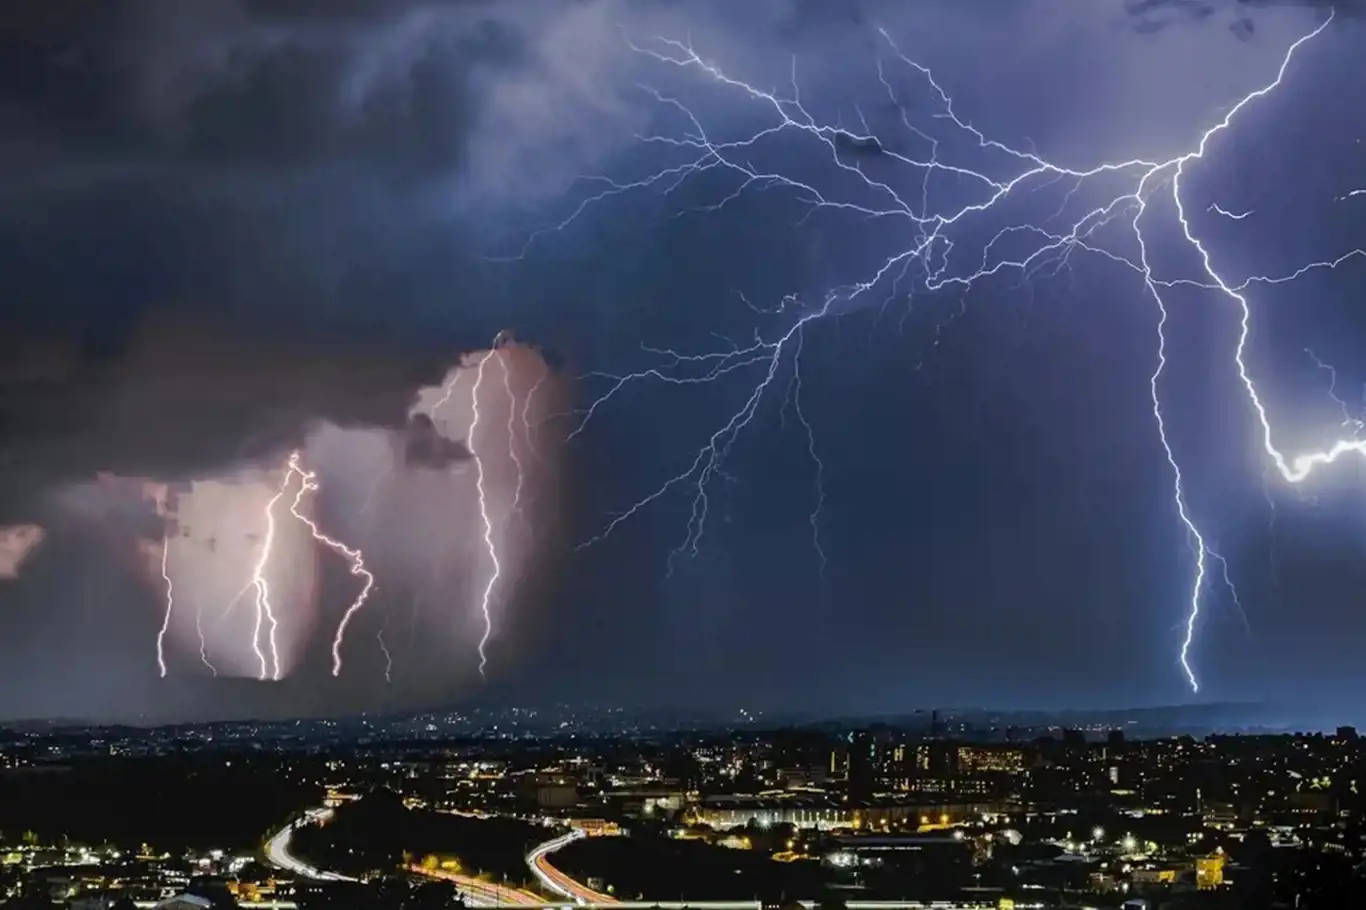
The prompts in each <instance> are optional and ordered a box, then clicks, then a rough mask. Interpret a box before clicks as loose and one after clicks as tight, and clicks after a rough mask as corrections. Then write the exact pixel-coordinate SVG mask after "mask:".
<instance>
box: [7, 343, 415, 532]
mask: <svg viewBox="0 0 1366 910" xmlns="http://www.w3.org/2000/svg"><path fill="white" fill-rule="evenodd" d="M6 340H7V342H8V344H7V345H6V347H7V348H9V350H6V351H5V352H4V355H3V356H0V363H3V364H4V367H3V368H0V438H3V439H4V440H5V442H4V445H3V447H0V466H3V470H0V516H3V517H0V524H5V523H12V522H17V521H22V520H25V518H31V517H33V516H34V515H35V514H39V513H40V512H41V505H40V503H41V501H42V499H43V497H44V496H45V495H46V494H47V493H48V492H50V491H51V490H53V489H54V488H56V487H59V486H62V485H64V484H69V483H72V482H80V481H86V480H93V479H94V478H95V477H96V476H97V474H98V473H99V472H110V473H113V474H116V475H123V476H136V477H154V478H157V479H160V480H176V479H180V478H189V477H194V476H197V475H200V474H213V473H215V472H218V471H220V470H222V469H224V468H231V467H235V466H238V465H241V464H244V463H248V462H251V461H253V460H255V459H260V458H270V457H276V456H278V454H279V453H280V452H281V451H282V450H283V449H285V448H286V447H288V446H291V445H294V444H296V443H297V442H298V440H299V438H300V436H301V434H302V433H303V432H304V431H305V430H306V429H307V428H308V426H309V425H310V424H312V423H314V422H316V421H318V420H328V421H331V422H334V423H338V424H340V425H352V424H362V425H371V426H402V425H403V423H404V421H405V419H406V410H407V406H408V405H409V403H410V402H411V400H412V396H413V394H414V392H415V390H416V389H417V388H418V386H419V385H421V384H423V383H424V382H427V383H430V382H432V381H434V380H436V379H439V378H440V375H441V372H440V364H438V363H437V362H436V361H432V362H430V363H427V364H423V363H421V362H420V361H418V360H411V359H408V358H407V357H402V356H399V355H398V354H397V353H396V352H393V351H375V350H363V349H360V348H358V347H352V348H346V347H341V346H338V345H336V344H327V345H321V344H318V343H316V342H315V341H313V340H311V339H308V338H302V339H294V340H291V339H285V338H278V339H270V340H262V339H260V338H251V337H245V336H242V335H241V334H239V333H237V332H236V331H232V330H228V331H218V332H210V331H208V330H206V329H205V328H203V327H198V328H196V327H182V326H176V325H174V324H170V325H167V324H162V323H158V322H156V321H148V322H147V323H146V324H145V325H144V327H143V329H141V330H140V332H139V333H138V334H137V335H136V336H135V337H134V338H133V340H132V341H131V343H129V344H128V345H127V346H126V347H125V348H123V349H121V350H119V351H117V352H113V353H111V354H107V355H101V356H95V355H92V354H91V353H89V352H88V351H83V350H81V349H79V348H78V347H76V346H73V345H72V344H70V343H69V341H67V340H65V339H55V340H54V341H52V342H51V343H50V344H46V345H45V344H42V343H41V342H40V341H39V340H38V339H36V338H34V337H32V336H29V337H26V338H23V339H15V338H7V339H6Z"/></svg>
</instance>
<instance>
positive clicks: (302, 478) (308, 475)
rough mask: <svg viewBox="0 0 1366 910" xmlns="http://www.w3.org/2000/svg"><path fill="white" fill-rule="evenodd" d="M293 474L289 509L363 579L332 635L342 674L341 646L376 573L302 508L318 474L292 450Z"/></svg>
mask: <svg viewBox="0 0 1366 910" xmlns="http://www.w3.org/2000/svg"><path fill="white" fill-rule="evenodd" d="M289 473H290V475H294V474H297V475H299V491H298V492H297V493H295V494H294V502H292V503H291V504H290V506H289V512H290V514H291V515H293V516H294V517H295V518H297V519H298V520H299V521H300V522H302V523H303V525H304V527H306V528H308V532H309V533H310V534H312V535H313V539H314V540H316V541H317V542H318V543H320V544H322V545H323V546H325V547H327V548H328V549H330V550H332V551H333V552H334V553H338V554H340V555H341V556H342V557H343V558H345V559H346V561H347V562H349V563H350V564H351V574H352V575H354V576H356V577H357V578H359V579H361V588H360V592H359V593H358V594H356V597H355V599H354V600H352V601H351V605H350V606H348V607H347V608H346V612H345V613H343V614H342V618H341V622H339V623H337V632H336V634H335V635H334V636H333V638H332V675H333V676H340V675H341V671H342V656H341V649H342V645H343V644H344V643H345V641H346V628H347V626H349V625H350V624H351V620H352V619H354V618H355V616H356V614H357V613H358V612H360V609H361V607H363V606H365V601H366V600H367V599H368V598H369V597H370V591H371V590H373V589H374V587H375V576H374V575H373V574H372V573H371V572H370V570H369V569H367V568H366V567H365V556H364V554H362V553H361V551H360V550H357V549H353V548H352V547H348V546H347V545H346V544H344V543H342V542H341V541H340V540H337V539H336V538H334V537H329V536H328V535H326V534H324V533H323V531H322V529H321V528H319V527H318V523H317V522H315V521H314V520H313V519H311V518H309V517H308V516H307V515H305V514H304V513H303V512H300V511H299V507H300V506H301V505H302V504H303V501H304V497H305V496H307V495H308V494H309V493H312V492H315V491H316V490H317V489H318V475H317V474H315V473H314V472H313V471H309V470H307V469H306V468H304V467H302V466H301V465H300V464H299V453H298V452H293V453H291V454H290V456H289Z"/></svg>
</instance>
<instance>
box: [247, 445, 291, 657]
mask: <svg viewBox="0 0 1366 910" xmlns="http://www.w3.org/2000/svg"><path fill="white" fill-rule="evenodd" d="M293 477H294V472H293V471H292V470H287V471H285V478H284V480H282V481H281V482H280V489H279V490H277V491H276V493H275V495H274V496H272V497H270V501H268V502H267V503H266V509H265V516H266V533H265V536H264V537H263V538H262V540H261V556H260V558H258V559H257V560H256V566H255V567H254V568H253V569H252V573H251V581H252V585H253V586H254V587H255V588H256V621H255V623H254V625H253V626H252V630H251V650H252V653H254V654H255V655H256V659H257V661H258V662H259V663H260V665H261V675H260V678H261V679H262V680H266V679H273V680H277V681H278V680H279V679H280V646H279V643H278V641H277V635H276V633H277V631H278V630H279V628H280V623H279V620H277V619H276V618H275V608H274V607H272V606H271V603H270V583H269V582H267V581H266V566H267V565H268V564H269V563H270V554H271V550H273V549H274V548H275V504H276V503H277V502H279V501H280V499H281V498H282V497H283V496H284V495H285V490H287V489H289V482H290V480H292V479H293ZM266 624H269V626H270V633H269V641H270V664H269V666H267V663H266V655H265V652H264V651H262V650H261V630H262V626H263V625H266Z"/></svg>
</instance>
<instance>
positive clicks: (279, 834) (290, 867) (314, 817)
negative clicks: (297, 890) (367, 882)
mask: <svg viewBox="0 0 1366 910" xmlns="http://www.w3.org/2000/svg"><path fill="white" fill-rule="evenodd" d="M331 817H332V810H331V809H309V810H308V812H307V813H305V815H304V817H303V818H300V819H295V820H294V821H292V822H290V823H289V824H287V825H285V826H284V827H283V828H281V829H280V830H279V831H276V832H275V834H274V836H273V837H271V839H270V840H268V841H266V859H267V860H269V861H270V864H271V865H272V866H275V867H276V868H278V869H284V870H286V871H288V872H293V873H294V874H295V875H297V876H298V877H300V878H311V879H316V880H319V881H329V882H354V881H356V879H354V878H351V877H350V876H348V875H342V874H341V873H339V872H325V871H323V870H322V869H315V868H314V867H313V866H310V865H309V864H308V863H306V862H304V861H303V860H301V859H299V858H298V857H297V856H295V855H294V854H293V853H290V852H289V842H290V841H291V840H292V839H293V838H294V832H295V830H296V829H298V828H301V827H303V826H304V825H319V824H322V823H323V822H325V821H327V820H328V819H329V818H331Z"/></svg>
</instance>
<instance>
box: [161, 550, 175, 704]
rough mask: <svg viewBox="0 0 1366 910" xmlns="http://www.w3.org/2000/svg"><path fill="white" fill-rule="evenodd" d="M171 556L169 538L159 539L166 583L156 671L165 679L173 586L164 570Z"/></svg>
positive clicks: (173, 597)
mask: <svg viewBox="0 0 1366 910" xmlns="http://www.w3.org/2000/svg"><path fill="white" fill-rule="evenodd" d="M170 555H171V538H170V537H169V536H166V537H163V538H161V578H162V581H164V582H166V613H165V614H164V616H163V617H162V620H161V628H160V629H159V630H157V669H158V670H160V671H161V678H162V679H165V678H166V632H167V631H168V630H169V629H170V628H171V613H172V611H173V610H174V609H175V585H173V584H172V583H171V574H170V573H169V572H168V571H167V570H166V563H167V560H169V559H170Z"/></svg>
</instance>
